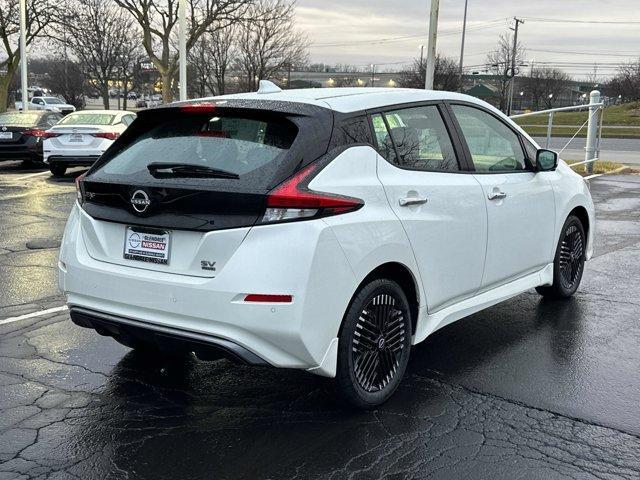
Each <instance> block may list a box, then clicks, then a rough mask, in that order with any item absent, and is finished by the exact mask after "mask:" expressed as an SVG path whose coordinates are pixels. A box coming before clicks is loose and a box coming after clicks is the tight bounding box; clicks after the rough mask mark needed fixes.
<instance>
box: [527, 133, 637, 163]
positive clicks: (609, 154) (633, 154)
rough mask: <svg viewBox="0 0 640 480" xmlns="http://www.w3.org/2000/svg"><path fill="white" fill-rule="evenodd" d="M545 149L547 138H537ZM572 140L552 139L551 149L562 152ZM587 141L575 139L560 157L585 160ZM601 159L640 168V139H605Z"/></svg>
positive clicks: (601, 146) (602, 141) (602, 142)
mask: <svg viewBox="0 0 640 480" xmlns="http://www.w3.org/2000/svg"><path fill="white" fill-rule="evenodd" d="M535 140H536V141H537V142H538V143H539V144H540V146H542V147H544V146H545V145H546V143H547V139H546V138H542V137H535ZM569 140H570V138H564V137H552V138H551V145H550V148H551V149H552V150H557V151H560V150H562V149H563V148H565V145H567V143H568V142H569ZM585 146H586V139H584V138H574V139H573V140H572V141H571V143H570V144H569V146H567V147H566V149H565V150H564V151H563V152H562V154H561V155H560V157H561V158H563V159H564V160H584V154H585V151H584V149H585ZM600 158H601V159H602V160H608V161H610V162H617V163H622V164H623V165H628V166H630V167H635V168H639V167H640V139H638V138H603V139H602V140H600Z"/></svg>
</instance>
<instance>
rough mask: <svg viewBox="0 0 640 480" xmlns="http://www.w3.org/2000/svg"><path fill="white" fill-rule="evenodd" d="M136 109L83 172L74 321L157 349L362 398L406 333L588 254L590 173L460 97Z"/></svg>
mask: <svg viewBox="0 0 640 480" xmlns="http://www.w3.org/2000/svg"><path fill="white" fill-rule="evenodd" d="M266 92H268V93H261V92H260V91H259V92H257V93H251V94H242V95H233V96H225V97H217V98H212V99H205V100H197V101H190V102H186V103H181V104H172V105H168V106H165V107H161V108H157V109H152V110H148V111H143V112H141V113H140V114H139V116H138V118H137V120H135V121H134V123H133V124H132V125H131V127H130V128H129V129H128V130H127V131H126V132H125V133H124V134H123V135H122V136H121V137H120V138H119V139H118V140H117V141H116V142H115V144H114V145H113V146H112V148H110V149H109V150H108V151H107V152H106V153H105V154H104V155H103V156H102V157H101V158H100V160H98V162H97V163H96V164H95V165H94V166H93V167H92V168H91V169H90V170H89V172H88V173H87V175H86V177H84V178H82V179H80V181H79V182H78V201H77V203H76V205H75V207H74V208H73V211H72V212H71V217H70V219H69V222H68V224H67V228H66V232H65V235H64V240H63V243H62V248H61V253H60V288H61V289H62V291H63V292H65V293H66V294H67V295H68V303H69V307H70V310H71V318H72V320H73V321H74V322H75V323H76V324H78V325H80V326H83V327H90V328H93V329H95V330H97V331H98V333H100V334H102V335H109V336H111V337H113V338H115V339H116V340H118V341H119V342H121V343H123V344H125V345H127V346H130V347H133V348H135V349H139V350H140V351H143V352H146V353H147V354H150V355H158V356H161V355H178V354H184V353H189V352H195V353H196V355H197V356H198V357H199V358H201V359H215V358H220V357H227V358H232V359H236V360H240V361H243V362H246V363H249V364H257V365H272V366H275V367H282V368H296V369H304V370H307V371H309V372H311V373H315V374H318V375H323V376H326V377H335V379H336V384H337V386H338V391H339V392H340V393H341V394H342V395H343V396H344V398H345V399H346V400H347V401H349V402H350V403H352V404H354V405H356V406H358V407H363V408H367V407H372V406H375V405H378V404H380V403H382V402H383V401H385V400H386V399H387V398H389V396H390V395H391V394H392V393H393V392H394V390H395V389H396V388H397V386H398V384H399V382H400V380H401V378H402V375H403V373H404V371H405V368H406V366H407V362H408V360H409V352H410V350H411V346H412V345H415V344H417V343H419V342H421V341H423V340H424V339H425V338H427V336H429V335H430V334H431V333H433V332H434V331H435V330H437V329H439V328H442V327H443V326H445V325H447V324H449V323H451V322H453V321H455V320H458V319H461V318H463V317H465V316H468V315H470V314H471V313H474V312H477V311H479V310H481V309H484V308H486V307H488V306H490V305H493V304H496V303H498V302H501V301H503V300H505V299H508V298H510V297H513V296H515V295H517V294H519V293H521V292H524V291H526V290H529V289H532V288H537V289H538V292H540V293H541V294H542V295H545V296H549V297H555V298H559V297H568V296H570V295H572V294H573V293H574V292H575V291H576V289H577V287H578V284H579V283H580V279H581V276H582V271H583V268H584V261H585V260H586V259H588V258H589V257H590V256H591V252H592V246H593V235H594V208H593V203H592V201H591V197H590V194H589V190H588V188H587V185H586V183H585V182H584V181H583V179H582V178H581V177H580V176H578V175H577V174H575V173H574V172H572V171H571V170H570V169H569V167H568V166H567V165H566V164H565V163H563V162H558V159H557V155H556V154H555V153H554V152H550V151H548V150H540V149H539V148H538V146H537V145H536V144H535V142H534V141H533V140H532V139H531V138H530V137H529V136H528V135H527V134H526V133H524V132H523V131H522V129H520V128H519V127H518V126H517V125H516V124H514V123H513V122H512V121H510V120H509V119H508V118H507V117H505V116H504V115H503V114H502V113H500V112H499V111H497V110H496V109H494V108H493V107H491V106H489V105H488V104H486V103H484V102H481V101H479V100H477V99H476V98H472V97H468V96H465V95H460V94H455V93H447V92H434V91H420V90H403V89H383V88H376V89H366V88H352V89H350V88H344V89H312V90H290V91H286V92H281V91H278V90H277V89H276V88H268V89H266Z"/></svg>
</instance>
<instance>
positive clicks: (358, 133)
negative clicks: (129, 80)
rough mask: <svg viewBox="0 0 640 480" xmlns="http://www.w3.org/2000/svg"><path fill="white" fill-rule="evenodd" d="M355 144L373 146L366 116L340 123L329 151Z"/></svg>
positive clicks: (335, 130) (333, 134)
mask: <svg viewBox="0 0 640 480" xmlns="http://www.w3.org/2000/svg"><path fill="white" fill-rule="evenodd" d="M131 121H133V118H131V119H130V120H129V123H131ZM126 125H128V124H126ZM353 144H367V145H371V144H373V141H372V139H371V129H370V128H369V122H368V121H367V117H365V116H361V117H353V118H347V119H346V120H343V121H342V122H340V124H339V125H338V126H336V127H335V128H334V129H333V133H332V135H331V143H330V145H329V150H331V149H333V148H336V147H342V146H344V145H353Z"/></svg>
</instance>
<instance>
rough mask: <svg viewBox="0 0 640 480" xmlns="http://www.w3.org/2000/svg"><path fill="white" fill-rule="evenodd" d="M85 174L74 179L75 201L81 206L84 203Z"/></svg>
mask: <svg viewBox="0 0 640 480" xmlns="http://www.w3.org/2000/svg"><path fill="white" fill-rule="evenodd" d="M86 176H87V174H86V172H85V173H83V174H82V175H80V176H78V177H76V199H77V200H78V203H79V204H80V205H82V204H83V203H84V177H86Z"/></svg>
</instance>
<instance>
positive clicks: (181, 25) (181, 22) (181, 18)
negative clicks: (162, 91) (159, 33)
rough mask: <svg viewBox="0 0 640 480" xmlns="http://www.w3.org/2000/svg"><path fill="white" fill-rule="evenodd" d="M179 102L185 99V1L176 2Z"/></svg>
mask: <svg viewBox="0 0 640 480" xmlns="http://www.w3.org/2000/svg"><path fill="white" fill-rule="evenodd" d="M178 2H179V3H178V29H179V32H178V35H179V56H180V101H185V100H186V99H187V0H178Z"/></svg>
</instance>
